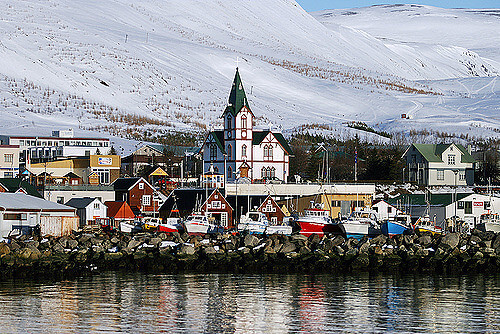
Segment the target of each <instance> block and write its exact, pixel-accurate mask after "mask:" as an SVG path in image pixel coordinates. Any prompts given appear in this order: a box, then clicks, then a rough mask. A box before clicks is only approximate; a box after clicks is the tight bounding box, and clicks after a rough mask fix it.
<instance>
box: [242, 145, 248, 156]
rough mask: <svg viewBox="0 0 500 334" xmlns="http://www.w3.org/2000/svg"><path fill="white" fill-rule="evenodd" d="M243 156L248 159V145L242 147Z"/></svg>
mask: <svg viewBox="0 0 500 334" xmlns="http://www.w3.org/2000/svg"><path fill="white" fill-rule="evenodd" d="M241 156H242V157H246V156H247V146H246V145H243V146H242V147H241Z"/></svg>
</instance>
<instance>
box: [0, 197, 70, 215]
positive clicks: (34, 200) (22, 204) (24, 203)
mask: <svg viewBox="0 0 500 334" xmlns="http://www.w3.org/2000/svg"><path fill="white" fill-rule="evenodd" d="M0 208H2V209H6V210H7V209H11V210H23V209H25V210H42V211H43V210H50V211H73V212H75V211H76V209H75V208H72V207H70V206H66V205H63V204H59V203H54V202H50V201H47V200H44V199H42V198H38V197H34V196H30V195H26V194H20V193H17V194H13V193H0Z"/></svg>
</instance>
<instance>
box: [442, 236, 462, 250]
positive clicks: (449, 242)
mask: <svg viewBox="0 0 500 334" xmlns="http://www.w3.org/2000/svg"><path fill="white" fill-rule="evenodd" d="M459 242H460V234H459V233H448V234H446V235H445V236H444V237H442V238H441V242H440V243H439V247H442V248H445V249H453V248H455V247H457V246H458V243H459Z"/></svg>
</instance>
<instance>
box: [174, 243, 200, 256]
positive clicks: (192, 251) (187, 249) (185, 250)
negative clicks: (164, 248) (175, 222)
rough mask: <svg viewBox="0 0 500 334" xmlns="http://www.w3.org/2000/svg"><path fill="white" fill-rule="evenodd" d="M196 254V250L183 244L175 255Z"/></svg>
mask: <svg viewBox="0 0 500 334" xmlns="http://www.w3.org/2000/svg"><path fill="white" fill-rule="evenodd" d="M195 253H196V249H195V248H194V247H193V246H192V245H189V244H184V245H182V246H181V247H180V248H179V251H178V252H177V254H179V255H193V254H195Z"/></svg>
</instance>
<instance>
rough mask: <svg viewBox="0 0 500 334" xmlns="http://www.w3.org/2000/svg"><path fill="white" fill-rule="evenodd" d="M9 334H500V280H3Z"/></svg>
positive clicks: (3, 325) (3, 324)
mask: <svg viewBox="0 0 500 334" xmlns="http://www.w3.org/2000/svg"><path fill="white" fill-rule="evenodd" d="M0 301H1V303H0V314H1V316H0V332H2V333H84V332H85V333H89V332H90V333H116V332H123V333H363V332H364V333H367V332H370V333H374V332H375V333H376V332H390V333H494V332H500V275H473V276H446V275H436V276H435V275H421V274H419V275H403V276H400V275H398V276H392V275H378V274H377V275H370V274H360V275H313V276H312V275H299V274H293V275H282V274H272V275H228V274H175V275H151V274H140V273H120V272H109V273H103V274H100V275H95V276H92V277H84V278H76V279H72V280H67V281H57V282H54V281H44V282H38V281H35V280H10V281H2V282H0Z"/></svg>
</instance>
